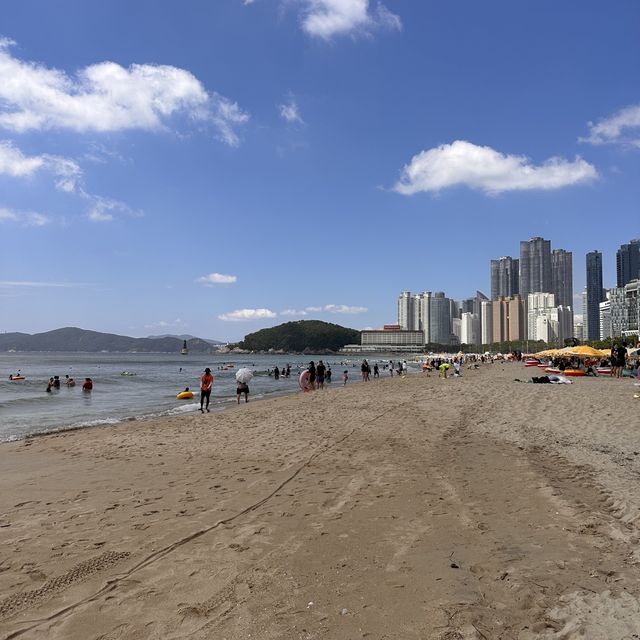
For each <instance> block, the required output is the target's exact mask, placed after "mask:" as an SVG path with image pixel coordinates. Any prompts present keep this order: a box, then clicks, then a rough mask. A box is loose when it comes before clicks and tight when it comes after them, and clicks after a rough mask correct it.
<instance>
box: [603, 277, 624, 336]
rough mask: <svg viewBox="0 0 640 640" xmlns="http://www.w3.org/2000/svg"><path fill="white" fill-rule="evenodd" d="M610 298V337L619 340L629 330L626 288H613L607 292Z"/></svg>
mask: <svg viewBox="0 0 640 640" xmlns="http://www.w3.org/2000/svg"><path fill="white" fill-rule="evenodd" d="M607 297H608V298H609V300H608V302H609V337H611V338H619V337H620V336H621V335H622V332H623V331H626V330H627V325H628V324H629V314H628V311H627V298H626V295H625V290H624V287H613V288H612V289H609V291H608V292H607Z"/></svg>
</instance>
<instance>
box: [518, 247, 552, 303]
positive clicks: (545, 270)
mask: <svg viewBox="0 0 640 640" xmlns="http://www.w3.org/2000/svg"><path fill="white" fill-rule="evenodd" d="M541 291H542V292H545V293H551V292H552V291H553V288H552V279H551V241H550V240H545V239H544V238H538V237H536V238H531V239H530V240H523V241H521V242H520V291H519V293H520V296H521V297H522V299H523V300H526V299H527V296H528V295H529V294H530V293H538V292H541Z"/></svg>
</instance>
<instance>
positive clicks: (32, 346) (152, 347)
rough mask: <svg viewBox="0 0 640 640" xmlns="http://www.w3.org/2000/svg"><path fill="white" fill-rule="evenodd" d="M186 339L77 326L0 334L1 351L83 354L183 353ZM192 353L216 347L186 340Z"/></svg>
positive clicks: (200, 341) (208, 350)
mask: <svg viewBox="0 0 640 640" xmlns="http://www.w3.org/2000/svg"><path fill="white" fill-rule="evenodd" d="M183 340H185V338H176V337H171V336H168V337H163V338H129V337H128V336H119V335H115V334H112V333H100V332H98V331H87V330H86V329H78V328H76V327H65V328H64V329H54V330H53V331H46V332H44V333H35V334H33V335H30V334H28V333H0V351H11V350H14V351H84V352H88V353H95V352H100V351H109V352H115V353H180V349H182V342H183ZM187 347H188V348H189V352H190V353H210V352H211V351H212V350H213V349H214V347H213V345H212V344H211V343H210V342H208V341H207V340H201V339H200V338H191V339H187Z"/></svg>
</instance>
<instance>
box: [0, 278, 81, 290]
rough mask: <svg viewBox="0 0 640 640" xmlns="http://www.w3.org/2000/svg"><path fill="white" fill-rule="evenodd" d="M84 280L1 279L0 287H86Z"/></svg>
mask: <svg viewBox="0 0 640 640" xmlns="http://www.w3.org/2000/svg"><path fill="white" fill-rule="evenodd" d="M86 286H87V285H86V284H85V283H82V282H34V281H32V280H0V287H3V288H9V287H10V288H14V287H16V288H21V287H29V288H30V287H38V288H47V287H53V288H64V289H70V288H75V287H86Z"/></svg>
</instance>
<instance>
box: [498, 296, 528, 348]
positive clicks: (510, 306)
mask: <svg viewBox="0 0 640 640" xmlns="http://www.w3.org/2000/svg"><path fill="white" fill-rule="evenodd" d="M491 306H492V310H493V340H492V342H512V341H517V340H524V339H525V318H524V300H523V299H522V298H521V297H520V296H519V295H516V296H512V297H511V298H506V297H505V298H500V299H499V300H494V301H493V303H492V305H491Z"/></svg>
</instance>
